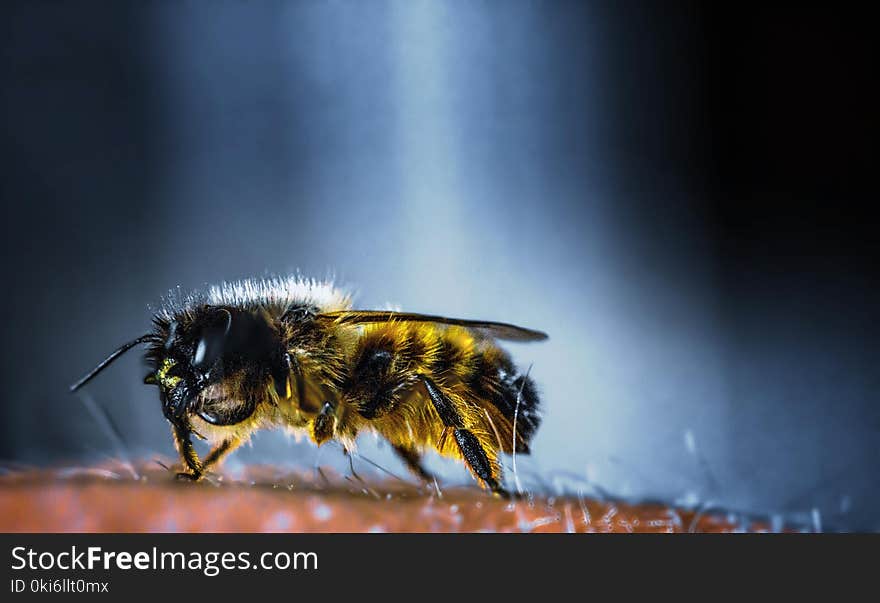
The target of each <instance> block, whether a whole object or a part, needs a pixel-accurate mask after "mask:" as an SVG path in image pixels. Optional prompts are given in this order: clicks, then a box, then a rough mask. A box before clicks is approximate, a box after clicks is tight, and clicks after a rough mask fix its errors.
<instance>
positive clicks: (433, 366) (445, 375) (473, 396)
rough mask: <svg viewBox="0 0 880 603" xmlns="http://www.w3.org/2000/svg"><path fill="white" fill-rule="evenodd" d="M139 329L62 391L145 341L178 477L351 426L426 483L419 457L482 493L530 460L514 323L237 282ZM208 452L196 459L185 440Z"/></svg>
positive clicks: (527, 402)
mask: <svg viewBox="0 0 880 603" xmlns="http://www.w3.org/2000/svg"><path fill="white" fill-rule="evenodd" d="M153 323H154V328H153V331H152V332H151V333H148V334H147V335H144V336H142V337H139V338H137V339H135V340H134V341H130V342H128V343H126V344H125V345H123V346H122V347H120V348H119V349H118V350H116V351H115V352H113V353H112V354H111V355H110V356H109V357H108V358H107V359H106V360H104V361H103V362H102V363H101V364H99V365H98V366H97V367H96V368H95V369H94V370H92V371H91V372H90V373H89V374H88V375H86V376H85V377H83V378H82V379H81V380H80V381H78V382H77V383H76V384H74V385H73V386H72V387H71V390H72V391H75V390H77V389H79V388H80V387H82V386H83V385H85V384H86V383H87V382H88V381H90V380H91V379H92V378H93V377H94V376H95V375H97V374H98V373H99V372H101V371H102V370H103V369H104V368H105V367H107V365H109V364H110V363H111V362H113V361H114V360H115V359H116V358H118V357H119V356H121V355H122V354H124V353H125V352H126V351H128V350H130V349H131V348H133V347H135V346H136V345H139V344H146V345H147V346H148V347H147V352H146V357H147V360H148V363H149V365H150V367H151V372H150V373H149V374H148V375H147V377H146V379H145V380H144V382H145V383H148V384H153V385H157V386H158V387H159V396H160V399H161V402H162V411H163V413H164V415H165V417H166V418H167V419H168V421H169V422H170V424H171V428H172V433H173V436H174V441H175V444H176V446H177V450H178V452H179V453H180V456H181V458H182V460H183V462H184V464H185V468H186V469H187V471H186V472H185V473H180V474H178V477H180V478H181V479H188V480H199V479H200V478H201V477H202V476H203V475H204V473H205V471H207V470H209V469H211V468H212V467H214V466H216V465H217V464H218V463H219V462H220V461H221V460H222V459H223V457H224V456H225V455H226V454H228V453H229V452H231V451H232V450H234V449H235V448H236V447H238V446H239V445H240V444H241V443H242V442H244V441H247V439H248V438H249V437H250V436H251V434H252V433H253V432H254V431H255V430H257V429H260V428H264V427H277V426H282V427H285V428H288V429H290V430H293V431H299V432H303V431H304V432H306V433H308V435H309V436H310V437H311V438H312V440H314V441H315V442H316V443H317V444H318V445H320V444H322V443H324V442H326V441H327V440H329V439H331V438H332V439H336V440H337V441H339V442H340V443H341V444H342V445H343V446H344V447H345V449H346V450H351V449H352V447H353V446H354V441H355V438H356V437H357V435H358V433H359V432H360V431H362V430H365V429H366V430H372V431H374V432H376V433H378V434H381V435H382V436H383V437H385V438H386V439H387V440H388V441H389V442H390V443H391V445H392V446H393V448H394V450H395V451H396V452H397V454H398V455H399V456H400V457H401V459H402V460H403V461H404V462H405V463H406V464H407V466H408V467H409V468H410V469H411V470H412V471H413V472H414V473H415V474H416V475H418V476H419V477H420V478H422V479H424V480H430V479H431V476H430V474H429V473H428V472H427V471H426V470H425V469H424V467H423V466H422V464H421V454H422V452H424V451H426V450H429V449H434V450H436V451H438V452H439V453H440V454H441V455H444V456H448V457H453V458H458V459H463V460H464V461H465V463H466V464H467V466H468V468H469V469H470V471H471V472H472V473H473V474H474V475H475V476H476V478H478V479H479V480H480V481H481V482H482V484H483V485H485V486H486V487H488V488H490V489H491V490H492V491H493V492H496V493H499V494H502V495H503V494H505V491H504V489H503V488H502V485H501V480H502V478H501V468H500V464H499V462H498V454H499V451H500V452H507V453H511V452H513V450H514V448H515V449H516V452H517V453H528V451H529V443H530V441H531V439H532V436H533V434H534V432H535V430H536V429H537V427H538V424H539V422H540V418H539V415H538V395H537V392H536V390H535V385H534V383H533V382H532V380H531V379H530V378H529V376H528V375H526V374H522V373H521V372H519V371H518V370H517V369H516V367H515V366H514V365H513V363H512V362H511V360H510V357H509V356H508V354H507V353H505V352H504V351H503V350H502V349H501V348H499V347H498V345H497V344H496V341H495V340H497V339H506V340H514V341H538V340H542V339H546V338H547V335H545V334H544V333H541V332H539V331H532V330H529V329H524V328H521V327H516V326H513V325H508V324H503V323H497V322H487V321H474V320H457V319H451V318H444V317H441V316H426V315H421V314H410V313H406V312H395V311H361V310H353V309H351V301H350V298H349V296H348V295H346V294H344V293H343V292H341V291H339V290H338V289H336V288H334V287H333V286H332V285H331V284H330V283H325V282H318V281H312V280H305V279H300V278H295V277H291V278H278V279H267V280H245V281H240V282H236V283H227V284H224V285H221V286H218V287H213V288H211V289H209V290H208V291H207V292H206V293H203V294H198V295H193V296H190V297H187V298H186V299H184V300H183V301H180V302H177V303H169V304H167V305H166V306H165V307H164V308H163V309H161V310H160V311H159V312H158V313H157V314H156V315H155V316H154V318H153ZM193 435H195V436H196V437H199V438H203V439H206V440H208V441H210V442H212V443H213V444H214V448H213V449H212V450H211V452H210V453H209V454H208V455H207V456H206V457H205V458H204V459H200V458H199V456H198V454H197V453H196V451H195V449H194V448H193V443H192V436H193Z"/></svg>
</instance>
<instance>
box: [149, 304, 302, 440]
mask: <svg viewBox="0 0 880 603" xmlns="http://www.w3.org/2000/svg"><path fill="white" fill-rule="evenodd" d="M158 330H159V331H160V335H161V337H160V338H161V339H162V340H163V342H162V343H161V344H159V345H154V347H153V349H151V350H150V352H148V357H149V358H150V359H151V360H152V361H153V363H154V369H155V370H154V372H152V373H150V374H149V375H147V377H146V379H145V380H144V382H145V383H149V384H153V385H157V386H158V387H159V396H160V399H161V401H162V412H163V414H164V415H165V417H166V418H167V419H168V420H169V421H170V422H171V423H172V424H174V425H180V424H185V423H186V422H188V417H189V416H191V415H198V416H199V417H201V418H202V419H203V420H205V421H207V422H208V423H211V424H213V425H234V424H236V423H240V422H242V421H244V420H246V419H247V418H249V417H250V416H251V415H253V413H254V411H255V410H256V406H257V403H258V401H259V400H260V399H261V392H263V391H265V387H266V386H267V384H268V383H269V381H270V379H271V380H274V381H275V385H276V388H279V387H283V388H284V389H285V390H286V388H287V387H288V382H287V379H288V376H289V368H287V367H286V366H285V363H286V361H287V353H286V350H284V347H283V345H282V344H281V340H280V337H279V336H278V334H277V332H276V331H275V330H274V329H273V327H272V325H271V324H270V322H269V320H268V319H267V318H266V317H264V316H263V315H261V314H259V313H255V312H250V311H247V310H242V309H238V308H231V307H219V306H203V307H202V308H200V309H198V310H197V311H196V312H194V313H193V315H192V317H191V318H190V319H189V320H187V321H184V320H182V319H181V320H178V321H173V322H170V323H168V324H160V325H158Z"/></svg>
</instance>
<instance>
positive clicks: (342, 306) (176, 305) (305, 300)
mask: <svg viewBox="0 0 880 603" xmlns="http://www.w3.org/2000/svg"><path fill="white" fill-rule="evenodd" d="M201 304H209V305H212V306H215V305H216V306H219V305H226V306H237V307H248V306H263V305H266V306H277V307H284V308H290V307H296V306H313V307H316V308H318V309H319V310H320V311H321V312H332V311H335V310H346V309H348V308H350V307H351V296H350V295H349V294H348V293H346V292H345V291H342V290H341V289H338V288H337V287H335V286H334V285H333V282H332V281H329V280H317V279H311V278H303V277H301V276H285V277H269V278H252V279H242V280H237V281H228V282H224V283H221V284H219V285H212V286H211V287H209V288H208V289H207V290H206V291H203V292H198V293H191V294H189V295H186V296H183V297H181V296H180V295H179V294H177V295H175V294H174V292H172V294H171V295H170V296H169V297H167V298H165V300H164V302H163V304H162V308H161V309H160V310H159V314H160V315H161V316H164V317H165V318H168V319H172V318H173V317H174V316H175V315H177V314H179V313H181V312H186V311H187V310H190V309H193V308H195V307H196V306H199V305H201Z"/></svg>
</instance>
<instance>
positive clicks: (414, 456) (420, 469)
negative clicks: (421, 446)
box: [391, 444, 434, 483]
mask: <svg viewBox="0 0 880 603" xmlns="http://www.w3.org/2000/svg"><path fill="white" fill-rule="evenodd" d="M391 446H392V448H394V452H396V453H397V456H399V457H400V460H402V461H403V462H404V463H405V464H406V466H407V468H408V469H409V470H410V471H411V472H412V473H413V474H415V475H416V476H418V478H419V479H421V480H422V481H423V482H425V483H430V482H432V481H433V480H434V475H433V474H432V473H431V472H430V471H428V470H427V469H425V467H424V465H422V457H421V455H420V454H419V453H418V452H417V451H416V450H415V448H411V447H409V446H404V445H402V444H392V445H391Z"/></svg>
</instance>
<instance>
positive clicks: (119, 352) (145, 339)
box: [70, 334, 155, 393]
mask: <svg viewBox="0 0 880 603" xmlns="http://www.w3.org/2000/svg"><path fill="white" fill-rule="evenodd" d="M154 339H155V336H154V335H152V334H147V335H141V336H140V337H138V338H137V339H134V340H132V341H129V342H128V343H126V344H125V345H123V346H121V347H120V348H118V349H117V350H115V351H114V352H113V353H112V354H110V355H109V356H107V357H106V358H105V359H104V360H102V361H101V364H99V365H98V366H96V367H95V368H93V369H92V370H91V371H90V372H89V374H88V375H86V376H85V377H83V378H82V379H80V380H79V381H77V382H76V383H74V384H73V385H71V386H70V391H71V393H72V392H75V391H76V390H78V389H79V388H81V387H82V386H83V385H85V384H86V383H88V382H89V381H91V380H92V379H94V378H95V377H96V376H97V375H98V373H100V372H101V371H103V370H104V369H105V368H107V367H108V366H110V364H112V363H113V361H114V360H116V359H117V358H119V357H120V356H122V355H123V354H125V353H126V352H127V351H128V350H130V349H131V348H133V347H134V346H136V345H140V344H142V343H147V342H149V341H153V340H154Z"/></svg>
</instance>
